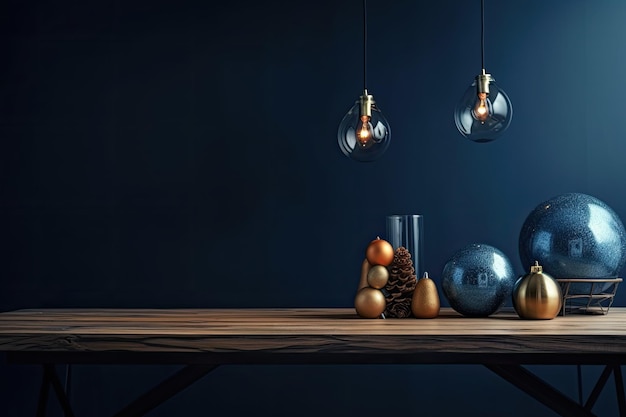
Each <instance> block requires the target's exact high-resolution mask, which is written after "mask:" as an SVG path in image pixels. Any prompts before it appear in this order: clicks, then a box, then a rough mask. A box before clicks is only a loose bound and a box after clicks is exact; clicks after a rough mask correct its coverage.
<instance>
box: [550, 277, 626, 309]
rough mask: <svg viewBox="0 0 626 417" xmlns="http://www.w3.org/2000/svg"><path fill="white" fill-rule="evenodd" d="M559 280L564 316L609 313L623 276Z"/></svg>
mask: <svg viewBox="0 0 626 417" xmlns="http://www.w3.org/2000/svg"><path fill="white" fill-rule="evenodd" d="M557 282H558V283H559V284H560V285H561V293H562V294H563V303H562V307H561V315H562V316H564V315H565V314H567V313H579V314H608V312H609V309H610V308H611V305H613V300H614V298H615V294H616V293H617V287H618V285H619V283H620V282H622V278H559V279H557Z"/></svg>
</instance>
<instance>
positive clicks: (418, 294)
mask: <svg viewBox="0 0 626 417" xmlns="http://www.w3.org/2000/svg"><path fill="white" fill-rule="evenodd" d="M440 307H441V303H440V302H439V293H438V292H437V286H436V285H435V281H433V280H432V279H430V278H429V277H428V272H424V276H423V277H422V278H420V279H419V280H417V284H415V290H414V291H413V298H412V299H411V312H412V313H413V315H414V316H415V317H416V318H418V319H434V318H435V317H437V316H439V308H440Z"/></svg>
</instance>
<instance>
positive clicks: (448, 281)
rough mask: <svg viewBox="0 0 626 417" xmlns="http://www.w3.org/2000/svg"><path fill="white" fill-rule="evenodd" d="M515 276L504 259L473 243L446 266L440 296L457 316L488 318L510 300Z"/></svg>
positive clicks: (494, 250) (500, 252)
mask: <svg viewBox="0 0 626 417" xmlns="http://www.w3.org/2000/svg"><path fill="white" fill-rule="evenodd" d="M515 279H516V276H515V274H514V273H513V267H512V266H511V262H510V261H509V259H508V258H507V257H506V255H505V254H504V253H503V252H502V251H500V250H499V249H497V248H494V247H493V246H490V245H485V244H482V243H473V244H471V245H468V246H466V247H464V248H463V249H461V250H460V251H458V252H457V253H456V254H455V255H454V256H453V257H452V258H450V260H449V261H448V262H447V263H446V264H445V266H444V268H443V273H442V275H441V282H442V289H443V294H444V296H445V297H446V299H447V300H448V302H449V303H450V307H452V308H453V309H454V310H455V311H457V312H458V313H460V314H462V315H464V316H467V317H487V316H489V315H491V314H493V313H495V312H496V311H498V310H499V309H500V307H502V306H503V305H504V303H505V302H506V301H507V300H508V299H510V298H511V293H512V291H513V285H515Z"/></svg>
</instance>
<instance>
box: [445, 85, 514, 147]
mask: <svg viewBox="0 0 626 417" xmlns="http://www.w3.org/2000/svg"><path fill="white" fill-rule="evenodd" d="M481 77H482V79H483V80H484V82H485V86H484V87H482V88H481V86H480V84H481ZM485 90H486V91H487V92H486V93H485V92H484V91H485ZM481 95H482V96H481ZM512 118H513V107H512V106H511V100H509V97H508V96H507V95H506V93H505V92H504V90H502V89H501V88H500V87H498V85H497V84H496V81H495V79H494V78H493V77H492V76H491V75H489V74H483V75H479V76H477V77H476V78H475V79H474V82H473V83H472V84H471V85H470V86H469V87H468V88H467V90H465V93H464V94H463V97H462V98H461V100H460V101H459V102H458V104H457V106H456V108H455V109H454V122H455V123H456V128H457V129H458V130H459V132H460V133H461V134H462V135H463V136H464V137H465V138H467V139H469V140H471V141H473V142H491V141H493V140H495V139H497V138H498V137H500V135H502V133H504V131H505V130H506V129H507V128H508V127H509V125H510V124H511V119H512Z"/></svg>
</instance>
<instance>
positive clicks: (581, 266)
mask: <svg viewBox="0 0 626 417" xmlns="http://www.w3.org/2000/svg"><path fill="white" fill-rule="evenodd" d="M519 254H520V258H521V261H522V264H523V266H524V267H525V268H528V267H530V266H531V265H533V264H534V263H535V261H538V262H539V264H540V265H541V266H542V267H543V270H544V272H546V273H548V274H549V275H552V277H554V278H587V279H589V278H615V277H617V276H618V275H619V272H620V270H621V269H622V267H623V266H624V262H626V231H625V230H624V225H623V224H622V221H621V220H620V218H619V217H618V216H617V214H615V212H614V211H613V210H612V209H611V208H610V207H609V206H607V205H606V204H605V203H604V202H602V201H600V200H598V199H597V198H595V197H592V196H589V195H586V194H581V193H568V194H563V195H560V196H557V197H554V198H552V199H550V200H547V201H544V202H543V203H541V204H539V205H538V206H537V207H536V208H535V209H534V210H533V211H532V212H531V213H530V214H529V215H528V217H527V218H526V221H525V222H524V225H523V226H522V230H521V231H520V235H519ZM608 285H609V286H610V284H608ZM598 290H601V289H599V288H598Z"/></svg>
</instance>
